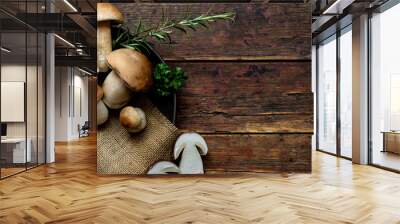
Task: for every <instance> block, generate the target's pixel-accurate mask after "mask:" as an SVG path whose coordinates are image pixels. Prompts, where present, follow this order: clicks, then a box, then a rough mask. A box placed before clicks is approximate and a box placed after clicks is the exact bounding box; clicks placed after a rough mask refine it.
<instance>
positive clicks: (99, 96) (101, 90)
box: [96, 84, 104, 102]
mask: <svg viewBox="0 0 400 224" xmlns="http://www.w3.org/2000/svg"><path fill="white" fill-rule="evenodd" d="M103 95H104V91H103V88H101V86H99V84H97V96H96V98H97V102H99V100H101V99H103Z"/></svg>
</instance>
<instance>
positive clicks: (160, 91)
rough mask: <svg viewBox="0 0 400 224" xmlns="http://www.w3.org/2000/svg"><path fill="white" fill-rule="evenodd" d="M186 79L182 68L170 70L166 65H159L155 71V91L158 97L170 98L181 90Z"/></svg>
mask: <svg viewBox="0 0 400 224" xmlns="http://www.w3.org/2000/svg"><path fill="white" fill-rule="evenodd" d="M186 79H187V76H186V74H185V72H184V71H183V70H182V68H180V67H176V68H170V67H169V66H168V65H167V64H165V63H161V64H157V65H156V67H155V70H154V91H155V93H156V94H157V95H158V96H169V95H171V94H174V93H176V92H177V91H178V90H180V89H181V88H182V87H183V85H184V84H185V81H186Z"/></svg>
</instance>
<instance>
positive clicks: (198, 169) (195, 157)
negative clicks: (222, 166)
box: [179, 144, 204, 174]
mask: <svg viewBox="0 0 400 224" xmlns="http://www.w3.org/2000/svg"><path fill="white" fill-rule="evenodd" d="M179 169H180V174H203V173H204V170H203V161H202V159H201V156H200V153H199V151H198V150H197V148H196V145H194V144H187V145H186V147H185V149H184V150H183V152H182V158H181V161H180V163H179Z"/></svg>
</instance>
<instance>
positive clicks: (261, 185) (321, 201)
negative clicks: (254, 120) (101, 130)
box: [0, 138, 400, 224]
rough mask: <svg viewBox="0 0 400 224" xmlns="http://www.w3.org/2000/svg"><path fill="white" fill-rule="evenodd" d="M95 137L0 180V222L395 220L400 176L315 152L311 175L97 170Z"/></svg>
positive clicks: (374, 223) (399, 219) (376, 223)
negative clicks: (121, 173)
mask: <svg viewBox="0 0 400 224" xmlns="http://www.w3.org/2000/svg"><path fill="white" fill-rule="evenodd" d="M95 145H96V143H95V139H94V138H86V139H85V140H82V141H78V142H73V143H70V144H58V145H57V163H55V164H51V165H47V166H42V167H39V168H36V169H34V170H31V171H28V172H26V173H22V174H20V175H17V176H14V177H11V178H8V179H5V180H3V181H0V223H11V224H14V223H119V224H120V223H168V224H179V223H212V224H220V223H221V224H224V223H307V224H308V223H371V224H381V223H382V224H387V223H400V175H398V174H395V173H390V172H387V171H383V170H380V169H377V168H373V167H368V166H358V165H352V164H351V163H350V162H349V161H347V160H343V159H337V158H335V157H332V156H329V155H325V154H322V153H314V154H313V160H314V161H313V166H314V168H313V173H312V174H289V175H282V174H257V175H256V174H240V175H239V174H236V175H229V176H224V177H223V176H205V177H183V178H182V177H181V178H180V177H163V178H158V177H157V178H154V177H153V178H150V177H131V176H98V175H96V164H95V162H96V148H95Z"/></svg>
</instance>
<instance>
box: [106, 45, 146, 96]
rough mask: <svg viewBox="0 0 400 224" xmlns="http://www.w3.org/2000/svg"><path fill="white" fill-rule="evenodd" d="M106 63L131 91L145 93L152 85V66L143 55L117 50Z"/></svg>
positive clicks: (127, 50)
mask: <svg viewBox="0 0 400 224" xmlns="http://www.w3.org/2000/svg"><path fill="white" fill-rule="evenodd" d="M107 62H108V65H109V66H110V67H111V68H112V69H113V71H114V72H116V73H117V74H118V76H119V77H120V78H121V79H122V80H123V81H124V82H125V83H126V85H127V86H128V88H129V89H131V90H132V91H134V92H147V91H148V90H149V89H150V88H151V86H152V85H153V76H152V65H151V62H150V61H149V59H147V57H146V56H145V55H144V54H142V53H140V52H138V51H135V50H133V49H128V48H123V49H118V50H115V51H113V52H111V53H110V54H109V55H108V56H107Z"/></svg>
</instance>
